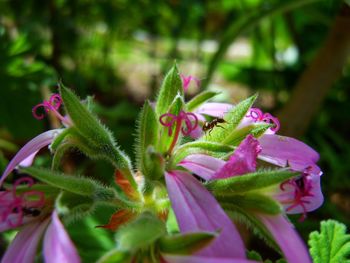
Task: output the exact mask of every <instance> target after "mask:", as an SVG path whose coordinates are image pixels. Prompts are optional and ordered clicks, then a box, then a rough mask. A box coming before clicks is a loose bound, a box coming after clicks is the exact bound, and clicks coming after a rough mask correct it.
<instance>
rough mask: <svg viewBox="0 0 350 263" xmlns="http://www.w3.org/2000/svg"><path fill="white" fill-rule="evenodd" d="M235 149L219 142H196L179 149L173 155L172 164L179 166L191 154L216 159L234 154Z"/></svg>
mask: <svg viewBox="0 0 350 263" xmlns="http://www.w3.org/2000/svg"><path fill="white" fill-rule="evenodd" d="M233 151H234V147H232V146H228V145H225V144H222V143H219V142H207V141H194V142H188V143H185V144H183V145H181V146H180V147H178V148H177V149H176V150H175V152H174V155H173V159H172V163H173V164H177V163H179V162H180V161H181V160H183V159H184V158H185V157H186V156H188V155H191V154H206V155H210V156H213V157H216V158H220V157H222V156H225V155H227V154H228V153H232V152H233Z"/></svg>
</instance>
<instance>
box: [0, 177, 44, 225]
mask: <svg viewBox="0 0 350 263" xmlns="http://www.w3.org/2000/svg"><path fill="white" fill-rule="evenodd" d="M23 183H25V184H27V185H28V187H29V188H30V187H31V186H32V185H33V184H34V181H33V179H32V178H30V177H22V178H20V179H18V180H16V182H15V183H14V184H13V188H12V189H11V190H6V191H3V192H1V193H0V203H1V207H0V220H1V222H6V223H7V225H8V226H9V227H11V228H15V227H18V226H20V225H22V223H23V217H24V216H29V215H30V216H38V215H40V212H41V211H40V209H38V208H41V207H43V206H44V203H45V199H44V193H43V192H40V191H35V190H30V191H26V192H23V193H21V194H19V195H18V194H17V187H18V186H19V185H20V184H23Z"/></svg>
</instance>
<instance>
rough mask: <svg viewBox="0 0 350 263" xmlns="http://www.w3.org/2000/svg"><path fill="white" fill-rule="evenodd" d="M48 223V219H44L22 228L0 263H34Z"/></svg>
mask: <svg viewBox="0 0 350 263" xmlns="http://www.w3.org/2000/svg"><path fill="white" fill-rule="evenodd" d="M48 223H49V219H46V220H45V221H43V222H41V221H36V222H34V223H31V224H28V225H26V226H24V227H23V228H22V229H21V230H20V231H19V232H18V233H17V235H16V237H15V239H14V240H13V241H12V243H11V244H10V246H9V247H8V249H7V250H6V252H5V255H4V256H3V258H2V259H1V263H9V262H11V263H23V262H34V258H35V254H36V251H37V247H38V244H39V241H40V239H41V236H42V235H43V233H44V231H45V229H46V226H47V225H48Z"/></svg>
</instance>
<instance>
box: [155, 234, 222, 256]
mask: <svg viewBox="0 0 350 263" xmlns="http://www.w3.org/2000/svg"><path fill="white" fill-rule="evenodd" d="M216 236H217V235H216V234H215V233H210V232H197V233H188V234H178V235H172V236H164V237H161V238H160V240H159V248H160V250H161V252H162V253H167V254H177V255H190V254H193V253H195V252H197V251H199V250H201V249H202V248H204V247H206V246H207V245H209V244H210V243H211V242H212V241H213V240H214V238H215V237H216Z"/></svg>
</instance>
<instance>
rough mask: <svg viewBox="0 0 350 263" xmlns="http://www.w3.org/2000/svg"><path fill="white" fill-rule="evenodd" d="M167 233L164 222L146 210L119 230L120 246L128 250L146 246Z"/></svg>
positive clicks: (118, 239)
mask: <svg viewBox="0 0 350 263" xmlns="http://www.w3.org/2000/svg"><path fill="white" fill-rule="evenodd" d="M165 233H166V228H165V224H164V222H163V221H161V220H160V219H159V218H157V217H156V216H155V215H154V214H152V213H150V212H144V213H143V214H141V215H140V216H139V217H138V218H136V219H135V220H134V221H132V222H130V223H129V224H127V225H125V226H123V227H121V228H120V230H119V231H118V232H117V241H118V248H119V249H121V250H126V251H128V250H129V251H130V250H136V249H139V248H146V247H148V246H150V245H152V244H153V243H154V242H155V241H156V240H157V239H158V238H160V237H161V236H163V235H164V234H165Z"/></svg>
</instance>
